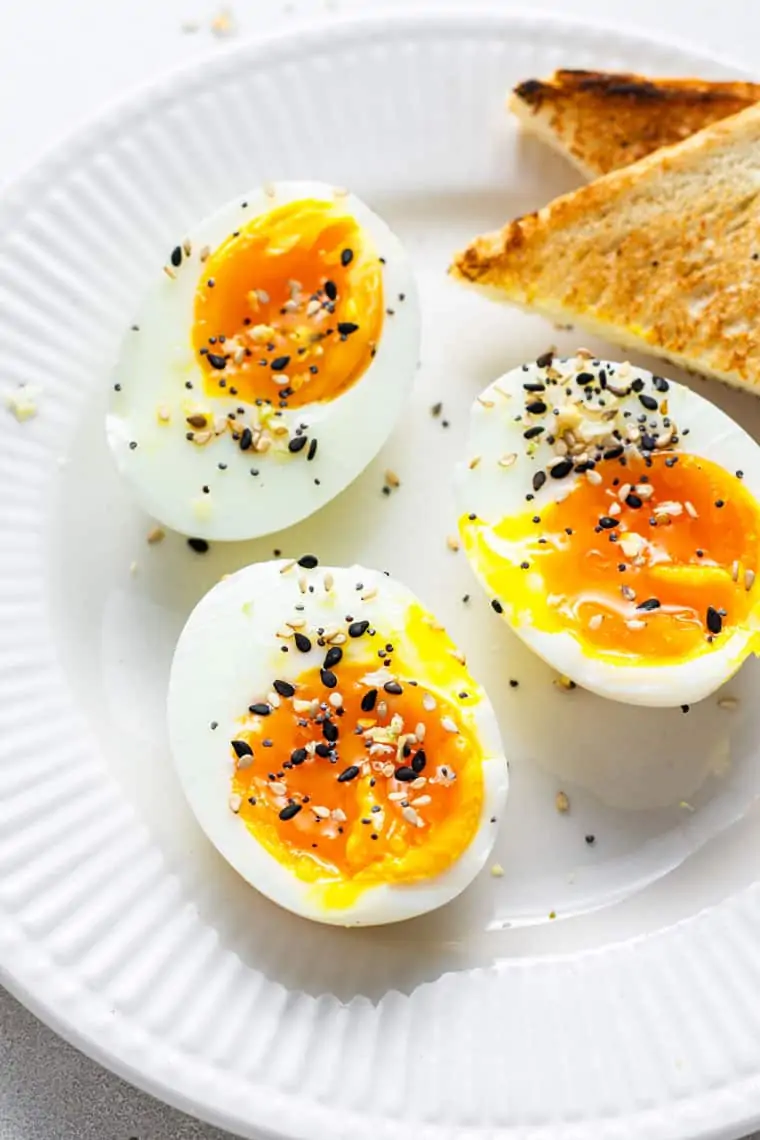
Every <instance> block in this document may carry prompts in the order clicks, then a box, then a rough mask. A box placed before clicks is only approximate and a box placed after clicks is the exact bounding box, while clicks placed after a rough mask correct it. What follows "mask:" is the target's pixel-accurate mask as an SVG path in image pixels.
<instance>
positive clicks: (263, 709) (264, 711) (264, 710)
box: [248, 701, 272, 716]
mask: <svg viewBox="0 0 760 1140" xmlns="http://www.w3.org/2000/svg"><path fill="white" fill-rule="evenodd" d="M248 708H249V711H250V712H252V713H255V715H256V716H269V714H270V713H271V711H272V710H271V709H270V707H269V705H268V704H266V702H265V701H257V702H256V704H255V705H249V706H248Z"/></svg>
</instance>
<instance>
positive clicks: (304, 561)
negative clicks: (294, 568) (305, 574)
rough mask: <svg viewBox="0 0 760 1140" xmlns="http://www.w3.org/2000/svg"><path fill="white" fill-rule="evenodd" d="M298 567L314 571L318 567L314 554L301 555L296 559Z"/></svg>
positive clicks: (317, 560)
mask: <svg viewBox="0 0 760 1140" xmlns="http://www.w3.org/2000/svg"><path fill="white" fill-rule="evenodd" d="M298 565H299V566H301V567H303V569H304V570H314V569H315V568H316V567H317V566H319V559H318V558H317V556H316V554H302V555H301V557H300V558H299V559H298Z"/></svg>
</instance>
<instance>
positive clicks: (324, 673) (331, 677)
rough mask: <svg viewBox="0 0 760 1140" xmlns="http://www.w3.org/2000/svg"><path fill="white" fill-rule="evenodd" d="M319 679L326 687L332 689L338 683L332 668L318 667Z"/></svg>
mask: <svg viewBox="0 0 760 1140" xmlns="http://www.w3.org/2000/svg"><path fill="white" fill-rule="evenodd" d="M319 676H320V680H321V681H322V684H323V685H324V686H325V688H326V689H334V688H335V686H336V685H337V684H338V678H337V677H336V676H335V674H334V673H333V671H332V669H320V670H319Z"/></svg>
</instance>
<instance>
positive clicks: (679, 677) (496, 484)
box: [455, 355, 760, 707]
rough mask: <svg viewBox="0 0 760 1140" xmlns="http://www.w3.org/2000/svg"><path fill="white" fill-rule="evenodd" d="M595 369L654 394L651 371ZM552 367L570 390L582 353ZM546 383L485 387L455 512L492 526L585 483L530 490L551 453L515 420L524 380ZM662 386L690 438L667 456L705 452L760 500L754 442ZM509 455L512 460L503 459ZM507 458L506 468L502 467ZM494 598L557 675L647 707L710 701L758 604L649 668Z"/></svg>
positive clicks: (523, 374)
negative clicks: (693, 652)
mask: <svg viewBox="0 0 760 1140" xmlns="http://www.w3.org/2000/svg"><path fill="white" fill-rule="evenodd" d="M599 363H600V362H599V361H594V362H593V364H592V366H591V370H592V371H593V370H595V368H596V367H597V366H598V365H599ZM601 365H602V367H605V366H606V367H607V368H608V369H609V368H612V369H614V370H615V371H616V373H617V377H616V381H615V382H616V383H620V384H622V383H623V382H624V381H623V379H622V377H623V376H625V377H626V379H625V384H629V383H630V382H631V381H633V380H634V379H636V378H637V377H640V378H641V379H643V380H644V381H645V383H646V391H648V392H652V388H651V376H652V374H651V373H649V372H647V371H646V370H645V369H642V368H635V367H633V366H631V365H628V364H624V365H620V364H614V363H613V364H610V363H609V362H605V361H602V362H601ZM552 367H553V368H555V369H557V370H558V371H560V372H561V373H562V374H563V376H565V377H567V379H568V381H569V386H572V385H573V378H574V377H575V375H576V374H577V373H578V372H580V371H584V370H586V369H588V367H589V360H588V359H587V358H586V356H584V355H580V356H578V357H571V358H569V359H567V360H561V359H555V360H554V361H553V362H552ZM621 369H622V372H621ZM544 378H545V370H544V368H542V367H540V366H539V365H538V364H537V363H531V364H529V365H524V366H521V367H518V368H515V369H513V370H512V371H510V372H508V373H506V374H505V375H504V376H501V377H499V379H498V380H495V381H494V382H493V383H492V384H490V385H489V386H488V387H487V388H486V389H485V390H484V391H483V392H481V394H480V395H479V396H478V397H477V399H476V400H475V402H474V403H473V405H472V411H471V416H470V425H469V434H468V442H467V458H466V460H465V461H463V462H462V463H460V464H459V465H458V467H457V471H456V480H455V482H456V494H457V501H458V505H459V510H460V512H461V514H468V513H470V512H473V513H475V514H477V515H478V516H479V518H480V519H482V520H485V521H486V522H487V523H492V524H497V523H498V522H499V521H500V520H502V519H504V518H507V517H510V516H514V515H523V514H524V513H525V512H526V510H527V509H528V506H529V504H528V503H527V502H526V498H525V496H526V494H534V499H533V501H532V502H531V503H530V507H531V508H535V510H536V513H537V514H540V513H541V509H542V507H544V506H546V505H547V504H548V503H551V502H554V501H557V500H561V499H562V498H563V497H564V496H565V495H566V494H568V492H569V491H570V490H572V488H573V486H574V485H575V484H576V483H577V481H578V480H580V479H583V478H584V476H583V475H578V474H575V473H571V474H570V475H568V476H566V477H565V478H563V479H557V480H555V479H552V478H548V479H547V481H546V483H545V484H544V486H543V487H542V488H541V489H540V490H539V491H538V492H535V491H534V488H533V486H532V480H533V476H534V474H535V473H536V471H538V470H544V469H545V468H546V466H547V464H548V463H549V462H550V461H551V460H552V459H553V458H556V456H555V453H554V450H553V448H552V447H551V445H549V444H548V443H547V442H546V441H545V440H538V441H533V444H532V448H531V447H528V445H527V443H526V440H525V439H524V437H523V432H524V431H525V429H526V423H525V422H524V417H523V419H521V420H520V421H519V422H518V421H517V420H516V419H515V417H516V415H517V414H519V413H521V412H522V411H523V408H524V397H525V389H524V387H523V386H524V384H526V383H531V382H540V381H542V380H543V379H544ZM667 382H668V384H669V390H668V392H667V401H668V408H669V415H670V417H671V419H672V420H673V422H674V423H677V424H678V425H679V427H680V428H681V429H683V428H688V434H687V435H685V436H684V435H681V437H680V441H679V443H678V444H677V445H676V446H675V447H674V448H673V451H674V452H675V453H682V454H692V455H697V456H703V457H704V458H707V459H710V460H712V461H713V462H714V463H716V464H718V465H720V466H721V467H724V468H725V469H726V471H728V472H729V473H730V474H734V473H735V472H736V471H737V470H741V471H742V472H743V484H744V486H745V488H746V489H747V490H748V491H750V492H751V493H752V494H753V495H754V497H755V498H756V499H758V500H759V501H760V447H759V446H758V444H757V443H756V442H755V441H754V440H753V439H752V437H751V436H749V435H748V434H747V432H745V431H744V430H743V428H741V427H739V425H738V424H737V423H735V422H734V421H733V420H732V419H731V418H730V417H729V416H727V415H726V414H725V412H722V411H721V410H720V408H718V407H716V406H715V405H713V404H711V403H710V402H709V401H708V400H706V399H704V397H702V396H700V395H698V394H697V393H696V392H693V391H692V390H691V389H689V388H686V387H684V386H683V385H681V384H678V383H676V382H675V381H673V380H668V381H667ZM656 394H657V393H656V392H655V395H656ZM608 401H609V404H610V406H612V405H613V403H614V404H615V406H619V407H620V408H621V410H625V409H628V410H630V411H631V412H632V413H633V417H632V418H634V417H635V416H638V415H640V414H641V412H642V407H641V404H640V403H639V400H638V397H637V395H636V394H635V393H632V394H631V395H628V396H625V397H621V398H616V397H614V396H611V395H610V396H609V397H608ZM512 456H514V457H515V458H514V460H511V457H512ZM474 457H478V461H477V463H476V465H475V466H472V461H473V458H474ZM507 462H509V463H510V465H509V466H505V463H507ZM489 545H490V546H491V547H492V549H493V557H494V558H495V559H498V558H499V557H500V556H503V557H505V558H507V559H510V556H511V560H514V553H515V552H514V551H510V549H509V548H505V547H504V546H502V547H501V549H500V544H499V540H498V539H497V538H496V537H495V536H490V537H489ZM518 560H519V559H518ZM489 562H490V559H489ZM471 564H472V566H473V569H474V570H475V573H476V575H477V577H478V578H479V580H480V582H481V584H482V585H483V586H484V588H485V589H486V591H487V592H489V595H490V596H493V594H492V592H491V591H490V590H489V586H488V567H487V566H485V565H482V564H480V560H479V559H476V558H473V559H471ZM530 573H531V574H533V573H536V574H538V573H539V571H538V570H531V571H530ZM759 597H760V595H759ZM499 602H500V603H501V605H502V606H503V614H502V617H503V619H504V620H505V621H506V622H507V623H508V624H509V625H510V626H511V627H512V629H514V631H515V632H516V633H517V634H518V636H519V637H520V638H521V639H522V640H523V641H524V642H525V644H526V645H528V646H529V647H530V648H531V649H533V650H534V651H535V652H536V653H537V654H538V655H539V656H540V657H542V658H543V660H544V661H546V662H547V663H548V664H549V665H551V666H553V667H554V668H555V669H556V670H557V671H558V672H559V673H561V674H564V675H565V676H567V677H569V678H570V679H572V680H573V681H575V682H576V684H578V685H581V686H583V687H584V688H586V689H589V690H591V691H592V692H594V693H598V694H599V695H600V696H603V697H609V698H611V699H614V700H618V701H623V702H626V703H628V704H637V705H647V706H652V707H654V706H663V707H672V706H677V705H681V704H691V703H695V702H696V701H699V700H702V699H703V698H704V697H707V696H709V695H710V693H712V692H714V691H715V690H716V689H717V688H718V687H719V686H720V685H721V684H723V683H724V682H725V681H727V680H728V679H729V678H730V677H731V676H732V675H733V674H734V673H735V672H736V670H737V669H738V668H739V666H740V665H741V664H742V662H743V661H744V660H745V658H746V657H747V656H748V654H749V653H750V652H753V651H754V646H755V645H756V644H757V631H758V628H760V613H758V606H759V605H760V602H758V603H757V604H756V605H755V607H754V608H753V610H752V612H751V613H750V615H749V618H750V620H749V621H748V622H747V623H746V625H744V626H735V627H731V628H729V629H728V630H726V632H725V633H724V634H722V635H721V637H720V639H719V641H717V642H716V643H715V644H714V646H713V647H712V648H711V649H710V650H709V651H708V652H706V653H705V654H703V655H701V656H699V657H695V658H693V659H691V660H684V661H680V662H673V663H668V664H651V663H650V664H647V663H646V661H645V660H642V661H641V662H640V663H631V664H622V663H616V662H613V661H610V660H607V659H603V658H600V657H597V656H595V655H594V654H593V648H590V647H589V646H587V645H584V644H582V643H581V641H579V640H578V639H577V638H576V637H575V636H574V635H573V634H572V633H571V632H569V631H567V630H564V631H557V632H547V631H546V630H542V629H538V628H536V627H535V625H533V624H532V621H531V615H530V613H529V612H525V611H524V610H522V611H519V610H518V609H517V608H516V606H515V605H514V604H513V603H512V601H511V600H510V599H509V598H508V597H502V596H500V597H499Z"/></svg>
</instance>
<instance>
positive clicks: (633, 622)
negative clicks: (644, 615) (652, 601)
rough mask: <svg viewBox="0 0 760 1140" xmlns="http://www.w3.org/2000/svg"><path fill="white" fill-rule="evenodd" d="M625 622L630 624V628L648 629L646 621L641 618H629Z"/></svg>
mask: <svg viewBox="0 0 760 1140" xmlns="http://www.w3.org/2000/svg"><path fill="white" fill-rule="evenodd" d="M625 624H626V625H627V626H628V629H632V630H637V629H646V625H647V623H646V622H645V621H640V620H639V618H629V619H628V621H627V622H626V623H625Z"/></svg>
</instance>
